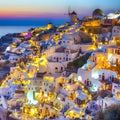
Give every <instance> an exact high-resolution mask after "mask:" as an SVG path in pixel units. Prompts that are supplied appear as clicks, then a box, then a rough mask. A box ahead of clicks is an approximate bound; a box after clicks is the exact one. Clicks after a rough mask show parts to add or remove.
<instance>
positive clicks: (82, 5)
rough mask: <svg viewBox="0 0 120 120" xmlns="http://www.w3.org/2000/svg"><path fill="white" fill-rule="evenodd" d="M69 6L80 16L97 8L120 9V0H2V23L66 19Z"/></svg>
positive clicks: (0, 5)
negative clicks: (6, 21) (8, 21)
mask: <svg viewBox="0 0 120 120" xmlns="http://www.w3.org/2000/svg"><path fill="white" fill-rule="evenodd" d="M69 6H70V8H71V11H73V10H75V11H76V12H77V14H78V16H79V17H83V16H86V15H91V14H92V11H93V10H94V9H96V8H100V9H102V10H103V11H104V12H105V13H109V12H114V11H116V10H119V9H120V0H0V24H1V23H4V21H5V20H13V19H14V20H17V21H18V22H19V21H20V20H21V21H22V20H28V22H30V21H34V20H36V22H37V20H46V21H55V20H58V21H65V20H68V16H67V15H64V14H67V12H68V7H69ZM12 22H13V21H11V23H12ZM14 22H15V21H14ZM23 22H24V21H23ZM44 22H45V21H44Z"/></svg>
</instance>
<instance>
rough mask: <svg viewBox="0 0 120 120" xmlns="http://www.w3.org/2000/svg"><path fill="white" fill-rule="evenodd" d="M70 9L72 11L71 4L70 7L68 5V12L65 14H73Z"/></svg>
mask: <svg viewBox="0 0 120 120" xmlns="http://www.w3.org/2000/svg"><path fill="white" fill-rule="evenodd" d="M70 11H71V7H70V6H69V7H68V13H65V14H64V15H68V16H70V15H71V12H70Z"/></svg>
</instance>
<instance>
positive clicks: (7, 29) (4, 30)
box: [0, 26, 39, 38]
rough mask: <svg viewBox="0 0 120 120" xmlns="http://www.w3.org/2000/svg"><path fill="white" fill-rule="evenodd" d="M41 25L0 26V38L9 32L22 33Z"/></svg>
mask: <svg viewBox="0 0 120 120" xmlns="http://www.w3.org/2000/svg"><path fill="white" fill-rule="evenodd" d="M37 27H39V26H0V38H1V37H2V36H4V35H6V34H8V33H21V32H25V31H28V30H29V29H30V28H37Z"/></svg>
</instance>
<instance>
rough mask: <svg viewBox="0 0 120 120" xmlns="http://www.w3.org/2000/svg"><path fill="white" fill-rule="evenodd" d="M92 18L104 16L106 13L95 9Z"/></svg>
mask: <svg viewBox="0 0 120 120" xmlns="http://www.w3.org/2000/svg"><path fill="white" fill-rule="evenodd" d="M92 16H93V17H94V16H104V12H103V11H102V10H101V9H95V10H94V11H93V13H92Z"/></svg>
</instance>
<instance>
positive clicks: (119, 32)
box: [112, 26, 120, 37]
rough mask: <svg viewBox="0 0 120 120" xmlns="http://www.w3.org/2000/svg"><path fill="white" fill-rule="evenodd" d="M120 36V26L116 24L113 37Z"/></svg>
mask: <svg viewBox="0 0 120 120" xmlns="http://www.w3.org/2000/svg"><path fill="white" fill-rule="evenodd" d="M114 36H120V26H114V27H113V29H112V37H114Z"/></svg>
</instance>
